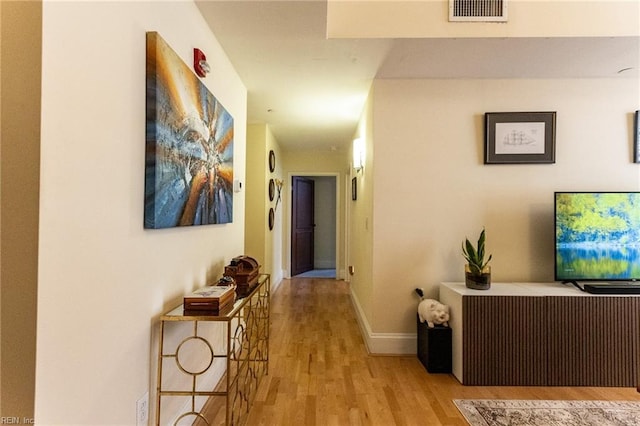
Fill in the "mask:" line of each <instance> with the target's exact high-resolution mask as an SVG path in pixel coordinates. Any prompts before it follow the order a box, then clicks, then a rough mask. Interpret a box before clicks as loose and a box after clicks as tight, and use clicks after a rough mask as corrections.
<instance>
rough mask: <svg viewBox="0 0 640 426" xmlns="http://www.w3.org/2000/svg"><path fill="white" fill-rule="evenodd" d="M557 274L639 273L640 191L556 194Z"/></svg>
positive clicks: (589, 276) (633, 275)
mask: <svg viewBox="0 0 640 426" xmlns="http://www.w3.org/2000/svg"><path fill="white" fill-rule="evenodd" d="M556 268H557V269H556V272H557V276H558V277H560V278H562V279H596V280H597V279H616V280H624V279H635V278H639V277H640V193H573V194H558V195H557V198H556Z"/></svg>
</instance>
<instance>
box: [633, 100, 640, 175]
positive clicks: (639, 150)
mask: <svg viewBox="0 0 640 426" xmlns="http://www.w3.org/2000/svg"><path fill="white" fill-rule="evenodd" d="M639 145H640V110H639V111H636V112H635V114H634V117H633V162H634V163H640V146H639Z"/></svg>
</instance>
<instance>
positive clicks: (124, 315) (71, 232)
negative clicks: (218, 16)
mask: <svg viewBox="0 0 640 426" xmlns="http://www.w3.org/2000/svg"><path fill="white" fill-rule="evenodd" d="M43 9H44V10H43V76H42V139H41V146H42V152H41V188H40V192H41V215H40V252H39V255H40V264H39V271H38V272H39V284H38V331H37V356H36V362H37V372H36V397H35V400H36V404H35V405H36V409H35V414H36V422H37V424H41V425H50V424H60V425H62V424H65V425H68V424H86V425H89V424H91V425H96V424H112V425H115V424H118V425H125V424H135V413H136V410H135V407H136V400H137V399H138V398H139V397H141V396H142V395H143V394H144V393H145V392H147V391H148V390H150V389H153V387H154V386H155V374H156V373H155V362H154V361H153V360H154V359H155V356H156V350H157V348H156V347H155V338H156V336H155V333H156V332H157V327H156V324H157V319H158V316H159V315H160V314H161V313H162V312H164V311H166V310H168V309H170V308H172V307H173V306H174V305H176V304H179V303H180V302H181V298H182V296H183V294H184V293H186V292H188V291H190V290H193V289H194V288H197V287H200V286H202V285H204V284H206V283H207V282H208V281H210V280H213V279H217V278H219V276H220V275H221V273H222V271H223V267H224V265H225V264H226V263H228V261H229V260H230V259H231V258H232V257H233V256H235V255H238V254H241V253H243V238H244V231H243V230H244V210H245V209H244V195H243V194H244V193H243V192H241V193H239V194H234V217H233V223H232V224H227V225H209V226H200V227H185V228H173V229H165V230H143V195H144V165H145V157H144V155H145V32H147V31H158V32H159V34H160V36H162V37H163V38H164V40H165V41H166V42H167V43H168V44H169V45H170V46H171V47H172V48H173V50H175V51H176V53H177V54H178V55H179V56H181V57H182V59H183V60H184V61H185V62H186V63H187V64H190V63H191V61H192V55H193V48H194V47H198V48H200V49H201V50H203V51H204V52H205V54H206V55H207V60H208V62H209V63H210V64H211V68H212V69H213V70H214V72H213V73H212V74H211V75H209V76H208V77H207V78H205V79H204V83H205V84H206V85H207V86H208V87H209V90H210V91H211V92H212V93H213V94H214V96H216V97H217V99H218V100H219V101H220V102H221V103H222V104H223V105H224V106H225V108H226V109H227V110H228V111H229V112H230V113H231V115H232V116H233V117H234V130H235V137H234V150H235V152H234V173H235V176H236V177H237V178H240V179H241V180H244V174H245V166H244V164H245V141H246V89H245V88H244V86H243V84H242V82H241V81H240V79H239V77H238V76H237V74H236V73H235V71H234V69H233V68H232V66H231V64H230V62H229V61H228V59H227V58H226V56H225V54H224V52H223V50H222V49H221V47H220V45H219V44H218V43H217V41H216V39H215V38H214V36H213V34H212V33H211V31H210V29H209V28H208V27H207V25H206V24H205V22H204V21H203V19H202V17H201V15H200V13H199V11H198V9H197V8H196V6H195V5H194V4H193V3H191V2H45V3H44V7H43ZM150 393H151V400H150V402H151V405H152V407H153V405H154V404H153V397H154V391H153V390H152V391H151V392H150Z"/></svg>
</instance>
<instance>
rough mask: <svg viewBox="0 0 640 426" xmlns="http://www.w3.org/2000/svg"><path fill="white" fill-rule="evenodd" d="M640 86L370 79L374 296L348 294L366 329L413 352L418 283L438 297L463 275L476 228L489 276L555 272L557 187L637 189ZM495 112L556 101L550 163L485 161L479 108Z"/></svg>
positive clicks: (518, 277) (534, 276)
mask: <svg viewBox="0 0 640 426" xmlns="http://www.w3.org/2000/svg"><path fill="white" fill-rule="evenodd" d="M639 84H640V83H639V82H638V81H636V80H634V79H599V80H376V81H375V82H374V89H373V95H372V96H371V98H370V99H371V100H372V103H373V129H374V133H373V145H374V149H375V155H374V157H373V173H374V176H373V183H371V182H368V183H366V184H367V185H371V186H369V188H370V189H371V188H372V190H373V193H374V202H373V208H372V212H371V216H372V217H373V238H374V240H373V262H372V265H373V266H372V268H373V270H372V279H371V282H370V285H371V289H372V290H371V289H369V290H368V291H373V298H372V301H371V302H370V304H367V302H366V301H367V300H368V298H367V297H366V295H367V294H368V291H365V290H362V289H360V290H356V295H355V297H356V299H358V301H359V303H361V304H364V305H365V306H363V307H362V311H363V312H370V313H371V314H370V315H369V316H368V317H367V321H368V325H369V327H370V328H371V332H372V333H374V334H375V333H390V334H392V335H393V336H395V337H399V338H400V339H404V346H403V344H399V345H398V346H397V347H395V348H393V351H406V352H412V351H413V350H415V340H414V338H413V336H412V335H411V334H412V333H415V309H416V306H417V297H416V296H415V295H414V293H413V289H414V288H415V287H423V288H425V290H426V292H427V294H428V295H429V296H431V297H437V294H438V292H437V288H438V284H439V283H440V282H442V281H461V280H462V279H463V265H464V261H463V258H462V256H461V253H460V246H461V243H462V241H463V240H464V238H465V236H469V237H471V238H474V239H475V238H477V235H478V233H479V232H480V230H481V229H482V227H483V226H485V227H486V230H487V249H488V251H489V252H491V253H493V256H494V260H493V261H492V267H493V268H492V272H493V280H494V281H496V282H497V281H552V280H553V217H552V214H553V192H554V191H556V190H638V189H639V188H640V166H638V165H637V164H633V163H632V152H633V148H632V140H633V137H632V117H633V112H634V111H635V110H637V109H639V108H640V101H639V99H640V98H639V96H638V94H639V93H640V92H639ZM491 111H495V112H498V111H557V134H556V164H541V165H484V164H483V160H482V159H483V146H484V145H483V144H484V136H483V134H484V132H483V115H484V113H485V112H491ZM355 231H357V229H354V232H355ZM361 232H364V231H361ZM361 286H362V283H359V284H358V286H354V288H355V289H358V288H361ZM358 291H359V292H361V293H362V294H363V295H365V297H363V298H362V300H360V299H359V297H358Z"/></svg>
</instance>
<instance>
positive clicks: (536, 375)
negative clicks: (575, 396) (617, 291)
mask: <svg viewBox="0 0 640 426" xmlns="http://www.w3.org/2000/svg"><path fill="white" fill-rule="evenodd" d="M440 301H441V302H442V303H444V304H447V305H449V306H450V309H451V320H450V321H449V324H450V326H451V328H452V332H453V363H452V364H453V365H452V370H453V374H454V375H455V376H456V377H457V378H458V380H460V382H461V383H463V384H465V385H483V386H492V385H495V386H616V387H637V386H640V383H638V380H639V371H638V369H639V366H638V364H639V363H640V358H639V356H640V351H639V349H640V337H639V336H640V296H629V295H622V296H621V295H591V294H586V293H582V292H580V291H579V290H577V289H575V288H572V287H567V286H563V285H561V284H556V283H514V284H502V283H500V284H492V287H491V289H490V290H487V291H480V290H470V289H467V288H466V287H465V286H464V284H463V283H443V284H442V285H441V287H440Z"/></svg>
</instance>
